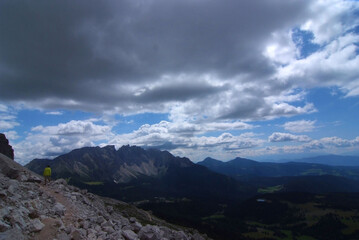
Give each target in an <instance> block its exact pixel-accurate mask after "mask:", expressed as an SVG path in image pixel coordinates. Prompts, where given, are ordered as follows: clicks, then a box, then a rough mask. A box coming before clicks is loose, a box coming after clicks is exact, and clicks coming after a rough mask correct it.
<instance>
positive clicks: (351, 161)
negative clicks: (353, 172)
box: [268, 154, 359, 167]
mask: <svg viewBox="0 0 359 240" xmlns="http://www.w3.org/2000/svg"><path fill="white" fill-rule="evenodd" d="M268 162H269V161H268ZM275 162H277V163H285V162H303V163H317V164H324V165H329V166H357V167H358V166H359V156H340V155H333V154H331V155H322V156H315V157H307V158H298V159H292V160H288V159H280V160H277V161H275Z"/></svg>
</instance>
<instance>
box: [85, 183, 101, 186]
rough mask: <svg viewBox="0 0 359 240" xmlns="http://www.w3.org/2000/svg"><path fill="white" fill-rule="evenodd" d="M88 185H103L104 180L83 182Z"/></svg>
mask: <svg viewBox="0 0 359 240" xmlns="http://www.w3.org/2000/svg"><path fill="white" fill-rule="evenodd" d="M83 183H84V184H86V185H92V186H98V185H103V182H83Z"/></svg>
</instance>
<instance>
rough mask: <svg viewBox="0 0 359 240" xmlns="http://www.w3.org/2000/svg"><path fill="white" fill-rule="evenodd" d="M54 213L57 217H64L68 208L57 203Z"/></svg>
mask: <svg viewBox="0 0 359 240" xmlns="http://www.w3.org/2000/svg"><path fill="white" fill-rule="evenodd" d="M53 210H54V212H55V214H56V215H58V216H60V217H61V216H63V215H64V214H65V211H66V207H65V206H64V205H62V204H61V203H59V202H57V203H56V204H55V206H54V208H53Z"/></svg>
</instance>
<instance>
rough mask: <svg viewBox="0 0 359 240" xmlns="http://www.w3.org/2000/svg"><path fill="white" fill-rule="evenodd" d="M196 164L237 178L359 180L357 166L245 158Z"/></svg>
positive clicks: (206, 161)
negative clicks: (318, 177)
mask: <svg viewBox="0 0 359 240" xmlns="http://www.w3.org/2000/svg"><path fill="white" fill-rule="evenodd" d="M197 164H198V165H201V166H205V167H207V168H209V169H210V170H212V171H214V172H217V173H221V174H224V175H227V176H231V177H233V178H236V179H238V180H243V179H247V178H253V177H284V176H316V175H333V176H342V177H347V178H350V179H354V180H359V167H357V166H354V167H349V166H329V165H324V164H317V163H306V162H287V163H272V162H257V161H254V160H250V159H246V158H239V157H238V158H235V159H233V160H231V161H228V162H221V161H219V160H215V159H211V158H206V159H205V160H204V161H202V162H198V163H197Z"/></svg>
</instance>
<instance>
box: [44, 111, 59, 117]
mask: <svg viewBox="0 0 359 240" xmlns="http://www.w3.org/2000/svg"><path fill="white" fill-rule="evenodd" d="M45 114H46V115H55V116H59V115H62V114H63V113H62V112H59V111H52V112H46V113H45Z"/></svg>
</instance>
